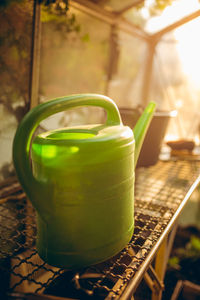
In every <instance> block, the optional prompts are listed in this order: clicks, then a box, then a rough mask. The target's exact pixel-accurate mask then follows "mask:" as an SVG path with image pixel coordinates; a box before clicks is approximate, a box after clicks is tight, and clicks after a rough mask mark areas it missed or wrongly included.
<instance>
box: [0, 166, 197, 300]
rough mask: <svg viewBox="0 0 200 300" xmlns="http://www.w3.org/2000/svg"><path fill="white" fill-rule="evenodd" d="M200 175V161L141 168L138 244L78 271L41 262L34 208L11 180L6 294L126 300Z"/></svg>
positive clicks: (3, 208)
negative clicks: (131, 285) (128, 289)
mask: <svg viewBox="0 0 200 300" xmlns="http://www.w3.org/2000/svg"><path fill="white" fill-rule="evenodd" d="M199 174H200V163H199V162H195V161H190V162H189V161H168V162H161V161H160V162H159V163H158V164H157V165H155V166H152V167H150V168H140V169H138V170H137V171H136V184H135V231H134V235H133V237H132V240H131V241H130V243H129V244H128V245H127V247H126V248H125V249H123V250H122V251H121V252H120V253H119V254H118V255H116V256H115V257H113V258H112V259H110V260H108V261H106V262H104V263H101V264H98V265H95V266H91V267H88V268H84V269H81V270H73V271H71V270H62V269H59V268H55V267H51V266H49V265H47V264H46V263H44V262H43V261H42V260H41V259H40V257H39V256H38V254H37V251H36V249H35V237H36V230H37V229H36V223H35V213H34V209H33V208H32V206H31V204H30V203H29V201H28V200H27V199H26V196H25V194H24V193H23V191H22V189H21V187H20V185H19V183H18V182H17V181H16V179H11V180H9V181H8V182H6V183H5V184H4V185H2V186H1V187H0V293H1V294H3V295H4V296H5V294H6V295H7V294H10V297H9V299H10V298H12V299H14V298H15V299H16V298H17V297H18V298H17V299H25V298H23V296H22V295H23V293H37V294H43V295H44V294H46V295H55V296H57V297H59V296H60V297H66V298H72V299H105V298H107V299H117V298H120V297H121V296H122V294H123V293H124V291H125V290H126V287H127V286H128V285H130V282H133V280H134V278H136V277H137V274H138V272H139V270H140V269H141V266H143V265H144V264H145V262H146V261H147V258H148V257H150V256H152V255H153V249H154V248H155V246H156V245H157V244H158V241H159V240H160V239H161V237H162V235H163V233H164V232H165V233H166V231H169V230H170V226H172V225H173V222H174V221H175V218H176V217H177V215H178V213H179V212H180V211H181V209H180V208H181V207H182V206H183V203H184V202H185V201H186V200H187V198H188V197H189V195H190V192H191V191H192V190H193V189H194V188H195V186H196V185H197V183H198V182H199V178H198V177H199ZM138 278H139V277H138ZM20 295H21V296H20ZM20 297H21V298H20ZM26 299H27V298H26ZM123 299H124V298H123Z"/></svg>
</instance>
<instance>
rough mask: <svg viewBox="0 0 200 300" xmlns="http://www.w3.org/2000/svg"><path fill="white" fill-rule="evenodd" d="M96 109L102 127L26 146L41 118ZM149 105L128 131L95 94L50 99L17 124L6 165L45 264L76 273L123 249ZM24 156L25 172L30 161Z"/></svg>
mask: <svg viewBox="0 0 200 300" xmlns="http://www.w3.org/2000/svg"><path fill="white" fill-rule="evenodd" d="M83 105H84V106H85V105H86V106H90V105H92V106H100V107H102V108H104V109H105V110H106V112H107V120H106V123H105V124H101V125H96V124H95V125H88V126H80V127H70V128H61V129H57V130H52V131H49V132H45V133H42V134H40V135H38V136H36V137H35V138H34V139H33V142H32V147H31V149H30V145H31V139H32V136H33V133H34V131H35V129H36V127H37V126H38V125H39V123H40V122H41V121H42V120H44V119H45V118H47V117H48V116H50V115H52V114H55V113H57V112H60V111H63V110H67V109H71V108H73V107H76V106H83ZM154 109H155V104H154V103H150V104H149V105H148V107H147V108H146V110H145V112H144V114H143V115H142V117H141V119H140V120H139V122H138V124H137V125H136V126H137V127H136V129H137V130H136V132H134V134H135V135H136V137H137V139H136V146H137V148H136V151H135V140H134V134H133V131H132V130H131V129H130V128H129V127H127V126H123V124H122V122H121V118H120V115H119V111H118V108H117V106H116V104H115V103H114V102H113V101H112V100H111V99H110V98H108V97H105V96H102V95H96V94H81V95H72V96H67V97H62V98H57V99H55V100H51V101H49V102H46V103H43V104H40V105H38V106H37V107H35V108H34V109H32V110H31V111H30V112H29V113H28V114H27V115H26V116H25V117H24V119H23V120H22V122H21V123H20V125H19V127H18V129H17V132H16V135H15V139H14V143H13V160H14V165H15V168H16V172H17V175H18V178H19V181H20V183H21V185H22V187H23V188H24V190H25V192H26V193H27V195H28V197H29V199H30V200H31V202H32V204H33V206H34V207H35V209H36V212H37V231H38V232H37V249H38V252H39V254H40V256H41V257H42V258H43V259H44V260H45V261H46V262H47V263H49V264H50V265H54V266H58V267H64V268H79V267H84V266H88V265H91V264H95V263H98V262H101V261H104V260H106V259H108V258H110V257H112V256H113V255H115V254H117V253H118V252H119V251H120V250H122V249H123V248H124V247H125V246H126V244H127V243H128V242H129V241H130V239H131V237H132V234H133V230H134V178H135V171H134V169H135V164H136V161H135V159H137V157H138V154H139V150H140V148H141V144H142V141H143V139H144V135H145V132H146V130H147V128H148V126H149V123H150V121H151V118H152V116H153V112H154ZM30 150H31V159H32V168H31V165H30V160H29V153H30Z"/></svg>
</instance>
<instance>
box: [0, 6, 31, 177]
mask: <svg viewBox="0 0 200 300" xmlns="http://www.w3.org/2000/svg"><path fill="white" fill-rule="evenodd" d="M32 17H33V1H23V2H21V3H19V4H17V2H16V1H15V2H14V3H12V4H10V2H9V1H7V2H5V1H4V3H2V4H0V20H1V27H0V82H1V89H0V93H1V95H0V119H1V125H0V144H1V147H0V181H1V180H3V179H5V178H7V177H9V176H11V175H12V174H13V165H12V141H13V137H14V133H15V130H16V127H17V125H18V123H19V121H20V120H21V118H22V116H23V115H24V114H25V112H26V111H27V109H28V101H29V75H30V53H31V38H32Z"/></svg>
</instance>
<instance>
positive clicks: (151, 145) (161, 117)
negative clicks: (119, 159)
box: [119, 107, 175, 167]
mask: <svg viewBox="0 0 200 300" xmlns="http://www.w3.org/2000/svg"><path fill="white" fill-rule="evenodd" d="M119 111H120V114H121V118H122V122H123V124H124V125H127V126H129V127H131V128H134V126H135V124H136V122H137V120H138V118H139V117H140V115H141V113H142V109H141V108H140V107H139V108H127V107H121V108H119ZM174 115H175V114H174V111H156V112H155V113H154V116H153V119H152V121H151V124H150V126H149V129H148V131H147V134H146V136H145V139H144V143H143V145H142V149H141V151H140V155H139V158H138V162H137V166H136V167H147V166H151V165H154V164H156V163H157V161H158V159H159V154H160V150H161V146H162V143H163V140H164V137H165V134H166V131H167V128H168V125H169V121H170V119H171V117H172V116H174Z"/></svg>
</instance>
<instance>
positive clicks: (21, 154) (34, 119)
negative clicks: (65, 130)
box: [13, 94, 121, 198]
mask: <svg viewBox="0 0 200 300" xmlns="http://www.w3.org/2000/svg"><path fill="white" fill-rule="evenodd" d="M78 106H98V107H102V108H104V109H105V110H106V112H107V120H106V125H108V126H112V125H119V124H121V118H120V114H119V111H118V108H117V106H116V104H115V103H114V102H113V101H112V100H111V99H110V98H108V97H106V96H103V95H98V94H80V95H72V96H66V97H61V98H56V99H54V100H51V101H48V102H45V103H42V104H39V105H38V106H36V107H35V108H33V109H32V110H31V111H29V112H28V113H27V114H26V116H25V117H24V119H23V120H22V121H21V123H20V125H19V127H18V129H17V131H16V134H15V138H14V142H13V161H14V165H15V169H16V172H17V175H18V179H19V181H20V183H21V185H22V187H23V189H24V190H25V192H26V193H27V195H28V197H29V198H33V197H31V196H32V195H31V194H30V186H31V190H32V191H34V190H35V192H37V188H40V186H41V183H40V185H38V184H37V180H36V179H35V178H34V176H33V173H32V169H31V165H30V161H29V152H30V144H31V139H32V136H33V133H34V131H35V129H36V128H37V127H38V125H39V124H40V122H41V121H42V120H44V119H46V118H47V117H49V116H51V115H53V114H56V113H58V112H61V111H64V110H67V109H70V108H74V107H78Z"/></svg>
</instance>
